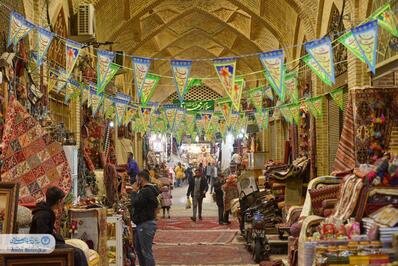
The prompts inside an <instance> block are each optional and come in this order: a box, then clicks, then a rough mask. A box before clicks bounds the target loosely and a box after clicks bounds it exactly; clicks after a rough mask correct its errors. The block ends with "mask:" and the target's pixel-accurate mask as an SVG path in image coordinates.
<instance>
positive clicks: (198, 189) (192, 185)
mask: <svg viewBox="0 0 398 266" xmlns="http://www.w3.org/2000/svg"><path fill="white" fill-rule="evenodd" d="M208 189H209V184H208V183H207V180H206V177H204V176H203V175H202V173H201V171H200V170H199V169H196V170H195V177H194V178H191V179H189V186H188V191H187V197H188V198H189V197H190V196H191V197H192V205H193V207H192V211H193V216H192V217H191V220H192V221H194V222H196V212H197V210H198V216H199V220H202V202H203V198H204V197H206V192H207V190H208Z"/></svg>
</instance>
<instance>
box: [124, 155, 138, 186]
mask: <svg viewBox="0 0 398 266" xmlns="http://www.w3.org/2000/svg"><path fill="white" fill-rule="evenodd" d="M128 155H129V156H128V159H127V174H128V175H129V177H130V183H131V184H134V182H135V178H136V176H137V174H138V173H139V172H140V169H139V168H138V164H137V162H136V161H135V160H134V155H133V153H132V152H129V153H128Z"/></svg>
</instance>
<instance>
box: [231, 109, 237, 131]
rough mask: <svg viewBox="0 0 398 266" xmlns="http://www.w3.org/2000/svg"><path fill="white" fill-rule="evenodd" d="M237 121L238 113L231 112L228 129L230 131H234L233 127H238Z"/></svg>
mask: <svg viewBox="0 0 398 266" xmlns="http://www.w3.org/2000/svg"><path fill="white" fill-rule="evenodd" d="M239 119H240V114H239V113H238V112H232V114H231V123H230V124H229V128H230V129H231V130H232V131H233V130H235V127H236V126H237V125H238V121H239Z"/></svg>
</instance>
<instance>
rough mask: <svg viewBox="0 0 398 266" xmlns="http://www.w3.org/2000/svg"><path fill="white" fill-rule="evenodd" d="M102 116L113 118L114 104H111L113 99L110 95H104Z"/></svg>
mask: <svg viewBox="0 0 398 266" xmlns="http://www.w3.org/2000/svg"><path fill="white" fill-rule="evenodd" d="M103 108H104V110H103V112H104V118H105V119H109V120H113V118H115V106H114V105H113V99H112V97H111V96H106V97H105V98H104V106H103Z"/></svg>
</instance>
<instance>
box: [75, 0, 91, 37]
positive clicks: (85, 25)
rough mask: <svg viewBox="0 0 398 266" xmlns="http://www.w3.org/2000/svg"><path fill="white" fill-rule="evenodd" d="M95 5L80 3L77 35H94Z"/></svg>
mask: <svg viewBox="0 0 398 266" xmlns="http://www.w3.org/2000/svg"><path fill="white" fill-rule="evenodd" d="M94 22H95V21H94V6H93V5H92V4H85V5H80V6H79V10H78V13H77V35H94V34H95V32H94Z"/></svg>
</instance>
